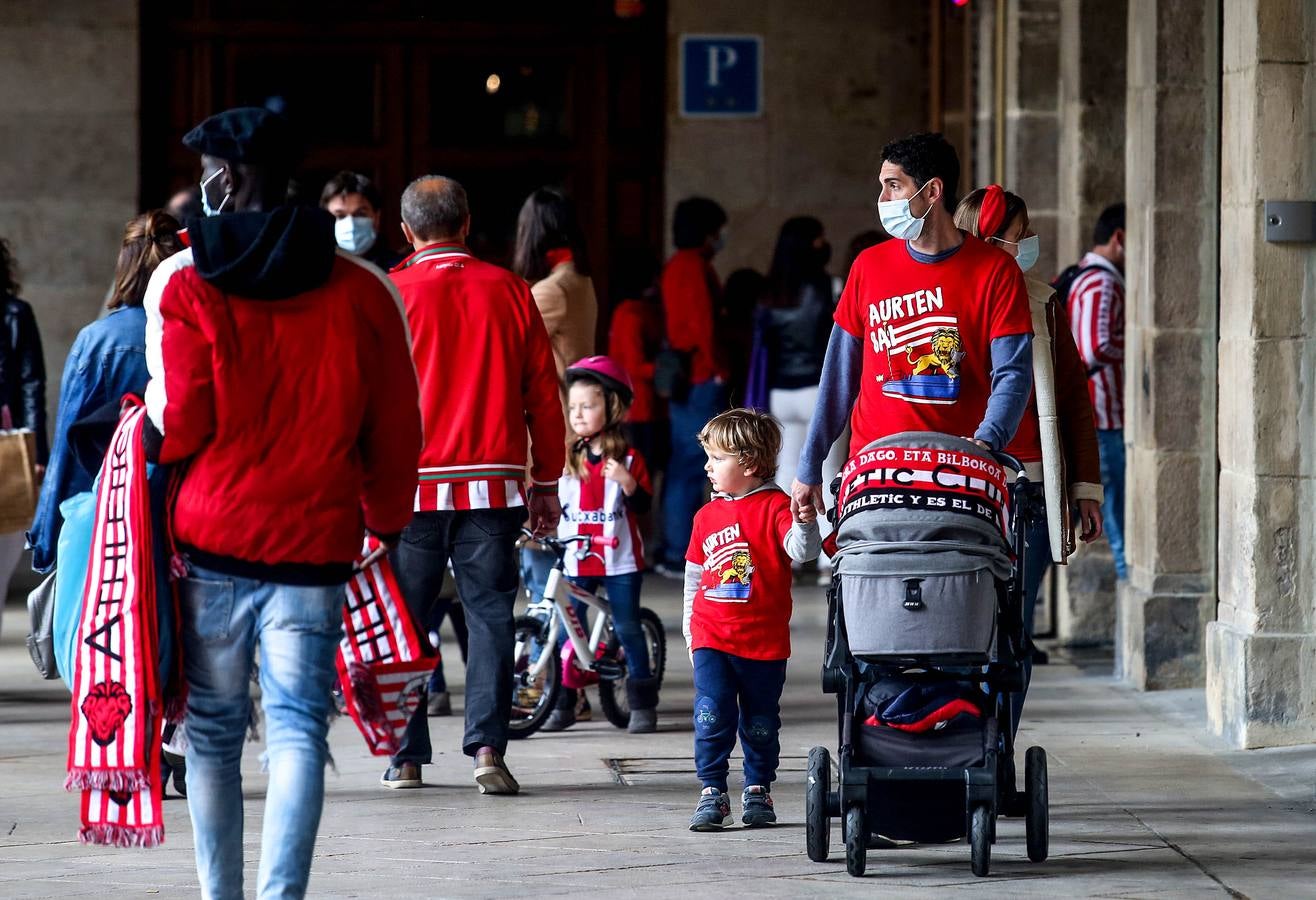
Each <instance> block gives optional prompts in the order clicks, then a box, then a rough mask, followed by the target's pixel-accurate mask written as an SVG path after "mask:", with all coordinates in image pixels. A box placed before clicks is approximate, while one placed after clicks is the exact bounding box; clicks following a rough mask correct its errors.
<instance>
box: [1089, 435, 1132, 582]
mask: <svg viewBox="0 0 1316 900" xmlns="http://www.w3.org/2000/svg"><path fill="white" fill-rule="evenodd" d="M1097 446H1098V448H1099V449H1100V450H1101V484H1102V486H1103V487H1105V489H1106V499H1105V501H1104V502H1103V503H1102V504H1101V515H1102V518H1103V519H1104V520H1105V526H1106V538H1107V540H1109V541H1110V552H1111V555H1112V556H1114V557H1115V577H1116V578H1118V579H1120V580H1123V579H1125V578H1128V577H1129V570H1128V567H1127V566H1126V565H1125V563H1124V429H1123V428H1098V429H1097Z"/></svg>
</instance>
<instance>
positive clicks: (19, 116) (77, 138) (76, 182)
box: [0, 0, 140, 425]
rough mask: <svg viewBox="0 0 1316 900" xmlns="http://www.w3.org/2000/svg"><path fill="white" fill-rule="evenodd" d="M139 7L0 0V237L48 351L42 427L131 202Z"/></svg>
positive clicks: (114, 254) (110, 0)
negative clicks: (16, 268) (6, 243)
mask: <svg viewBox="0 0 1316 900" xmlns="http://www.w3.org/2000/svg"><path fill="white" fill-rule="evenodd" d="M137 7H138V4H136V3H122V2H118V0H85V2H70V0H56V2H38V0H12V2H6V3H3V4H0V121H3V122H4V137H3V139H0V237H3V238H5V239H6V240H8V241H9V245H10V249H11V250H12V251H13V254H14V258H15V259H16V260H17V262H18V265H19V268H20V270H21V271H20V275H21V280H22V282H23V290H22V296H23V298H24V299H25V300H27V301H28V302H30V303H31V304H32V306H33V308H34V310H35V312H36V318H37V325H38V327H39V328H40V329H41V339H42V344H43V348H44V350H45V355H46V375H47V387H46V394H47V397H48V406H49V409H50V418H51V424H52V425H53V422H54V413H55V404H56V401H57V399H58V397H59V380H60V373H61V372H63V370H64V358H65V356H66V355H67V354H68V349H69V345H70V344H71V343H72V342H73V338H74V336H75V335H76V334H77V332H78V330H79V329H81V328H82V326H84V325H86V324H87V323H88V322H91V321H92V320H93V319H95V318H96V315H97V313H98V312H99V310H100V305H101V302H102V301H103V300H104V299H105V293H106V291H107V290H109V288H110V285H111V283H112V282H113V280H114V263H115V260H116V259H117V258H118V248H119V243H120V241H121V240H122V238H123V226H124V224H125V223H126V222H127V221H128V219H129V218H131V217H132V215H133V214H134V213H135V212H136V211H137V202H138V198H137V186H138V172H139V168H138V166H139V163H138V131H139V127H140V126H139V123H138V106H139V102H140V101H139V99H138V98H139V94H140V92H139V90H138V82H137V57H138V50H139V47H140V39H139V35H138V21H137V15H138V11H137Z"/></svg>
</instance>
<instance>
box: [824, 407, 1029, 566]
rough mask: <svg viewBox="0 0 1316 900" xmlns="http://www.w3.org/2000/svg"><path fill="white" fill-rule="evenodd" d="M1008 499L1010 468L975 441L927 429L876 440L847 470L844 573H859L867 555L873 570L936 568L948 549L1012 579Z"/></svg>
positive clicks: (841, 503) (841, 530)
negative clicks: (1010, 575)
mask: <svg viewBox="0 0 1316 900" xmlns="http://www.w3.org/2000/svg"><path fill="white" fill-rule="evenodd" d="M1009 496H1010V494H1009V483H1008V480H1007V475H1006V471H1005V469H1004V467H1003V466H1001V464H1000V463H998V462H997V461H996V459H995V458H994V457H993V456H992V454H991V453H990V451H988V450H985V449H983V448H982V447H980V446H978V445H977V444H975V443H973V442H972V441H967V440H965V439H963V438H958V437H954V436H952V435H948V434H938V433H935V432H924V431H907V432H902V433H900V434H894V435H891V436H890V437H885V438H882V439H881V440H878V441H874V442H873V443H871V444H869V445H868V446H867V447H865V448H864V449H863V450H861V451H860V452H859V453H857V454H856V455H855V456H854V457H853V458H852V459H851V460H850V461H849V462H848V463H846V465H845V468H843V469H842V470H841V485H840V490H839V492H838V493H837V503H836V510H837V527H836V545H837V547H838V554H837V556H838V565H840V566H841V569H840V571H841V572H842V573H843V574H844V573H845V572H847V571H857V569H858V568H859V566H860V563H859V558H860V557H865V559H864V561H863V563H862V569H863V570H864V571H865V572H868V573H874V574H876V573H877V572H878V571H881V570H883V569H887V570H888V571H891V572H895V571H901V572H907V573H910V574H913V573H915V572H918V571H927V572H934V571H938V570H940V567H941V566H944V565H945V563H946V561H947V559H946V557H945V555H944V554H948V553H949V554H953V555H954V556H956V557H958V558H960V559H962V560H964V561H965V562H966V563H968V562H969V561H970V560H968V559H965V557H971V558H972V559H973V560H974V561H976V564H977V565H982V564H983V563H984V562H986V563H987V564H988V567H989V568H991V569H992V570H993V571H994V572H995V574H996V575H997V576H998V577H1000V578H1007V577H1009V574H1010V566H1011V561H1012V554H1011V550H1010V539H1009V532H1010V510H1009ZM919 557H923V559H922V560H921V561H920V559H919ZM888 567H889V568H888Z"/></svg>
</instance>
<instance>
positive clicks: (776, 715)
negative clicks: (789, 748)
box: [694, 647, 786, 793]
mask: <svg viewBox="0 0 1316 900" xmlns="http://www.w3.org/2000/svg"><path fill="white" fill-rule="evenodd" d="M694 656H695V717H694V721H695V771H696V773H697V774H698V776H699V781H700V782H701V783H702V784H703V786H704V787H715V788H717V789H718V790H719V791H722V792H723V793H726V789H727V771H728V769H729V768H730V767H729V766H728V764H727V760H728V759H730V757H731V749H732V748H733V747H735V746H736V735H737V733H739V735H740V749H741V752H743V753H744V754H745V784H746V785H751V784H761V785H763V786H764V787H765V788H766V787H768V786H769V785H770V784H772V782H773V781H774V780H776V778H777V763H778V762H779V761H780V757H781V741H780V734H781V691H782V688H783V687H785V685H786V660H784V659H778V660H759V659H745V658H743V657H740V656H732V655H731V654H730V653H723V652H722V651H720V650H711V649H709V648H707V647H704V648H701V649H699V650H696V651H695V654H694Z"/></svg>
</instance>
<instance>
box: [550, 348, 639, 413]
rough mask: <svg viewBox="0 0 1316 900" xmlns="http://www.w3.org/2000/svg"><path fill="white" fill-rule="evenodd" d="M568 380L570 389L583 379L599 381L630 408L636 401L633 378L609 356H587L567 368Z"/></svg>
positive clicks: (606, 389)
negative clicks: (632, 402)
mask: <svg viewBox="0 0 1316 900" xmlns="http://www.w3.org/2000/svg"><path fill="white" fill-rule="evenodd" d="M566 378H567V386H568V387H570V386H571V384H572V383H573V382H575V381H578V380H579V379H581V378H588V379H590V380H591V381H597V382H598V383H599V384H601V385H603V389H604V390H605V391H612V392H613V393H615V394H617V395H618V396H619V397H621V400H622V402H623V403H625V404H626V405H627V406H630V404H631V401H632V400H633V399H635V388H634V386H633V385H632V384H631V376H629V375H627V374H626V370H625V369H623V368H622V367H621V366H620V365H618V364H617V361H616V360H614V359H611V358H610V357H607V356H587V357H585V358H584V359H582V360H580V361H579V362H577V363H575V364H574V365H570V366H567V371H566Z"/></svg>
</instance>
